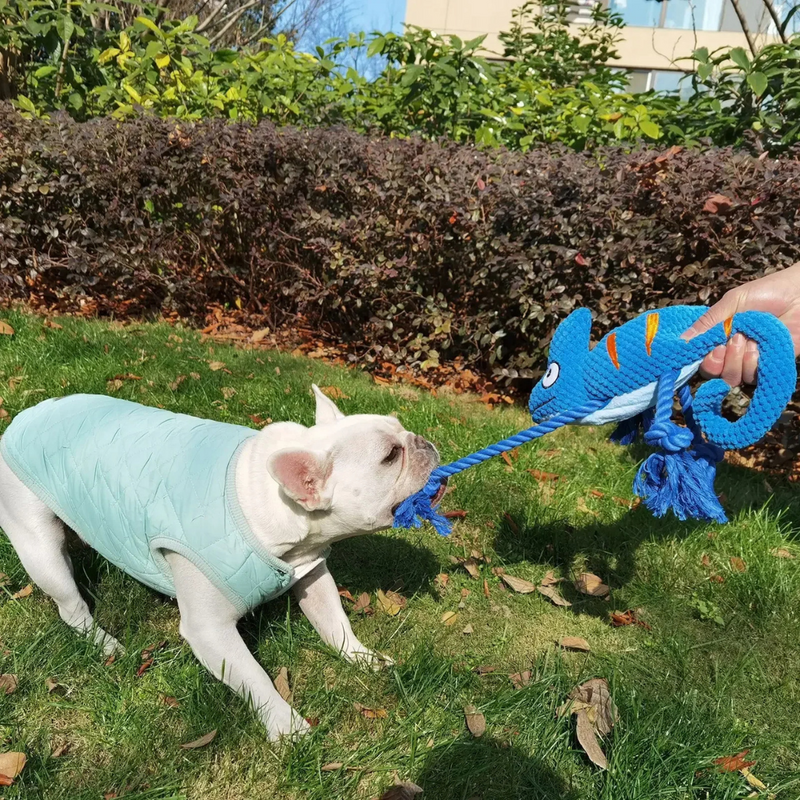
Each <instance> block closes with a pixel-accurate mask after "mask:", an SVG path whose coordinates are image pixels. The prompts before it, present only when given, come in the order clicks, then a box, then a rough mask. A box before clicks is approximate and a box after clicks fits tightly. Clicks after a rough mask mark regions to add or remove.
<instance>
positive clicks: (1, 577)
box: [0, 572, 11, 586]
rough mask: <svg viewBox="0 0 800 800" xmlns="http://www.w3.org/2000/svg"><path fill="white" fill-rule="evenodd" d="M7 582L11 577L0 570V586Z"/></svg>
mask: <svg viewBox="0 0 800 800" xmlns="http://www.w3.org/2000/svg"><path fill="white" fill-rule="evenodd" d="M9 583H11V578H9V577H8V575H6V574H5V572H0V586H8V584H9Z"/></svg>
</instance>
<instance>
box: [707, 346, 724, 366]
mask: <svg viewBox="0 0 800 800" xmlns="http://www.w3.org/2000/svg"><path fill="white" fill-rule="evenodd" d="M708 357H709V358H710V359H711V360H712V361H719V362H720V363H722V362H723V361H724V360H725V345H724V344H720V345H717V346H716V347H715V348H714V349H713V350H712V351H711V352H710V353H709V355H708Z"/></svg>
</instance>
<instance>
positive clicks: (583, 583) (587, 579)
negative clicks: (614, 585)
mask: <svg viewBox="0 0 800 800" xmlns="http://www.w3.org/2000/svg"><path fill="white" fill-rule="evenodd" d="M575 588H576V589H577V590H578V591H579V592H580V593H581V594H588V595H591V596H592V597H605V596H606V595H607V594H608V593H609V592H610V591H611V590H610V589H609V588H608V586H606V585H605V584H604V583H603V581H602V580H601V579H600V578H598V577H597V575H594V574H593V573H591V572H582V573H581V574H580V575H578V577H577V579H576V580H575Z"/></svg>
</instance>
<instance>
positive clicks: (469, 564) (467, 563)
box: [458, 558, 481, 579]
mask: <svg viewBox="0 0 800 800" xmlns="http://www.w3.org/2000/svg"><path fill="white" fill-rule="evenodd" d="M458 563H459V564H460V565H461V566H462V567H464V569H465V570H466V571H467V572H468V573H469V576H470V577H471V578H476V579H477V578H480V576H481V573H480V570H479V569H478V562H477V561H476V560H475V559H474V558H459V559H458Z"/></svg>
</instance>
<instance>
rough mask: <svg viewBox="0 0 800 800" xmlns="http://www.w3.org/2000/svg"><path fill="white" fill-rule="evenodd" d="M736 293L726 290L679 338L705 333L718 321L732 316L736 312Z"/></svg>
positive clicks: (717, 323) (737, 301)
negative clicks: (720, 298)
mask: <svg viewBox="0 0 800 800" xmlns="http://www.w3.org/2000/svg"><path fill="white" fill-rule="evenodd" d="M738 297H739V296H738V294H737V293H735V292H727V293H726V294H724V295H723V297H722V300H720V301H719V302H718V303H715V304H714V305H713V306H711V308H709V309H708V311H706V313H705V314H703V316H702V317H700V318H699V319H698V320H696V321H695V322H694V324H692V325H691V326H690V327H689V328H687V329H686V330H685V331H684V332H683V334H682V335H681V339H684V340H685V341H687V342H688V341H689V339H693V338H694V337H695V336H698V335H699V334H701V333H705V332H706V331H707V330H710V329H711V328H713V327H714V326H715V325H719V323H720V322H724V321H725V320H726V319H728V317H732V316H733V315H734V314H735V313H736V309H737V308H738V305H739V300H738Z"/></svg>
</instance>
